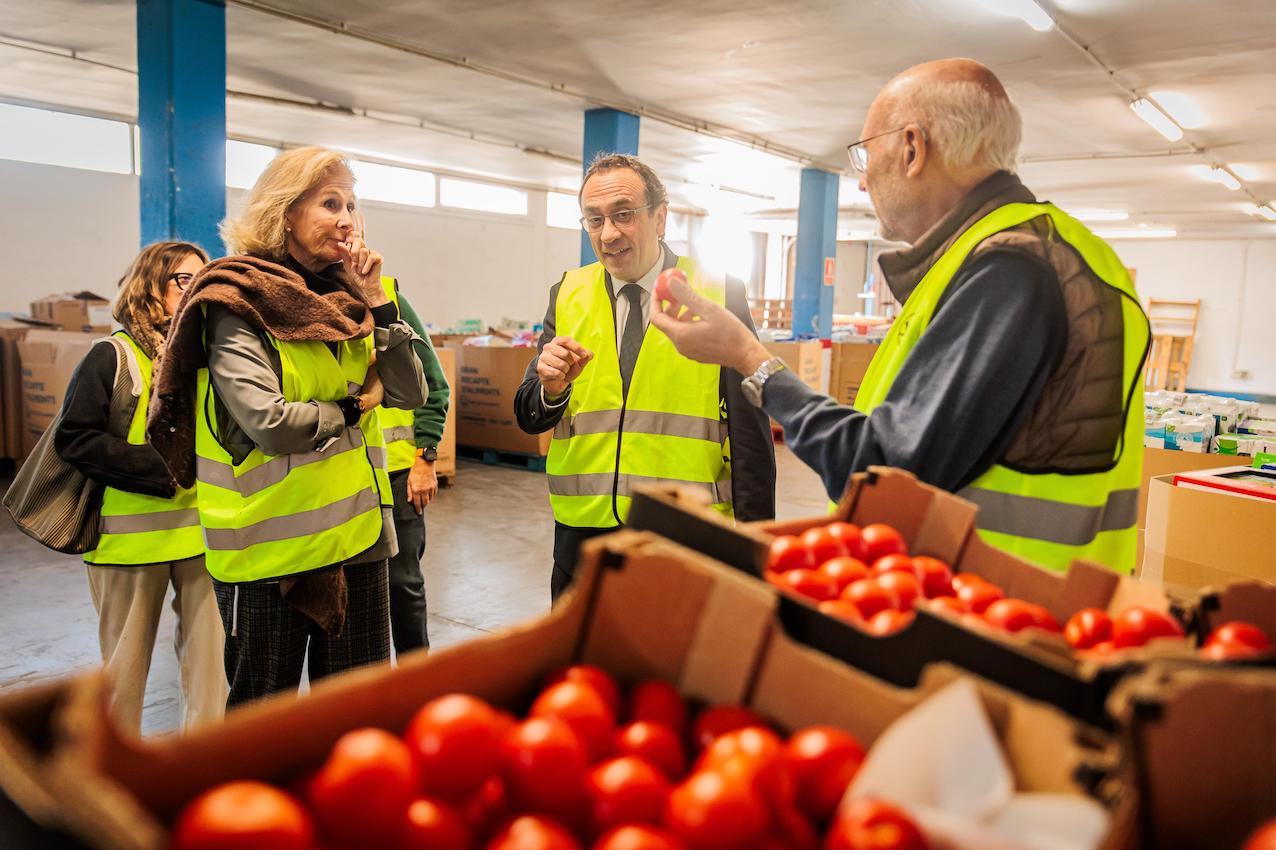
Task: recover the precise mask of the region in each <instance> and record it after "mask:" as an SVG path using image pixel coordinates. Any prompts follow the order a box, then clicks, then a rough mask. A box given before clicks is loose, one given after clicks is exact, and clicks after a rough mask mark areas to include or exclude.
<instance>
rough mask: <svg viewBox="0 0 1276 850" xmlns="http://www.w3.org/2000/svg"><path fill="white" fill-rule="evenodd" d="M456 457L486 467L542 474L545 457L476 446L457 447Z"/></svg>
mask: <svg viewBox="0 0 1276 850" xmlns="http://www.w3.org/2000/svg"><path fill="white" fill-rule="evenodd" d="M456 456H457V457H458V458H459V459H461V460H472V461H477V462H478V463H486V464H487V465H488V466H504V467H508V468H510V469H525V470H527V471H528V472H544V471H545V456H544V455H529V454H523V453H522V452H504V451H498V450H497V449H484V448H480V447H478V446H457V447H456Z"/></svg>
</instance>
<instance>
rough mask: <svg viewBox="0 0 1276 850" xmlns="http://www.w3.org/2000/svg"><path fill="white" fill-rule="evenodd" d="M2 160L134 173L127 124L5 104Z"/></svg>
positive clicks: (0, 120)
mask: <svg viewBox="0 0 1276 850" xmlns="http://www.w3.org/2000/svg"><path fill="white" fill-rule="evenodd" d="M0 159H13V160H17V161H19V162H35V163H40V164H42V165H61V166H65V167H67V168H85V169H89V170H91V171H108V172H111V173H113V174H132V173H133V150H132V139H131V137H130V127H129V125H128V124H126V123H124V122H123V121H110V120H107V119H105V118H89V117H88V116H85V115H71V114H69V113H66V112H51V111H49V110H47V109H32V108H30V107H26V106H13V105H11V104H7V103H0Z"/></svg>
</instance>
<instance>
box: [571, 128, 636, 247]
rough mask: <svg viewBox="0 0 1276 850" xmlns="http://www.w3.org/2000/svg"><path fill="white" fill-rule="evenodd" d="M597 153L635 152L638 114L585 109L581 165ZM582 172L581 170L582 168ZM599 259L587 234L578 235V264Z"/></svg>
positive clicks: (587, 164)
mask: <svg viewBox="0 0 1276 850" xmlns="http://www.w3.org/2000/svg"><path fill="white" fill-rule="evenodd" d="M600 153H627V154H630V155H632V156H637V155H638V116H637V115H632V114H630V113H628V112H620V111H618V110H615V109H588V110H586V111H585V148H584V151H583V156H582V159H583V160H584V168H589V163H590V162H591V161H592V160H593V158H594V157H595V156H597V155H598V154H600ZM581 173H582V174H584V171H583V170H582V171H581ZM595 262H598V258H597V257H596V256H594V249H593V246H591V245H590V244H589V234H588V233H585V232H584V231H581V234H580V264H581V265H582V266H587V265H589V264H590V263H595Z"/></svg>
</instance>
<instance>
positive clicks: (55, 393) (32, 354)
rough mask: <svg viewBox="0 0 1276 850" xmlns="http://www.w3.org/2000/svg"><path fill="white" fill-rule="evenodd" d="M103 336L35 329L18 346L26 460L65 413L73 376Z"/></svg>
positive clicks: (24, 454)
mask: <svg viewBox="0 0 1276 850" xmlns="http://www.w3.org/2000/svg"><path fill="white" fill-rule="evenodd" d="M101 338H102V337H101V335H100V334H88V333H76V332H73V331H46V330H41V329H38V328H37V329H33V330H31V332H30V333H28V334H27V335H26V337H25V338H23V339H22V340H21V341H19V342H18V356H19V358H20V359H21V362H22V423H23V427H22V435H23V456H24V457H25V456H26V455H27V454H29V453H30V452H31V450H32V449H33V448H35V444H36V441H37V440H39V439H40V435H41V434H43V433H44V431H45V429H46V428H48V427H49V423H51V422H52V421H53V418H54V417H55V416H57V415H58V411H60V410H61V409H62V400H63V399H64V398H65V396H66V387H67V384H68V383H69V382H70V380H71V374H72V373H73V372H74V371H75V369H76V367H77V366H79V365H80V361H81V360H83V359H84V356H85V355H86V354H88V353H89V349H90V348H92V347H93V343H95V342H96V341H97V340H99V339H101Z"/></svg>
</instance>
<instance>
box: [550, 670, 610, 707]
mask: <svg viewBox="0 0 1276 850" xmlns="http://www.w3.org/2000/svg"><path fill="white" fill-rule="evenodd" d="M559 682H584V683H585V684H587V685H592V686H593V688H594V690H596V691H598V695H599V696H600V697H602V698H603V701H604V702H606V703H607V707H608V708H610V709H611V713H612V715H613V716H615V717H619V716H620V708H621V704H620V688H619V686H617V685H616V680H615V679H613V678H612V676H611V674H610V673H608V672H607V671H606V670H603V669H602V668H601V667H595V666H594V665H592V664H573V665H572V666H570V667H564V668H563V669H562V670H556V671H554V672H553V673H550V674H549V675H548V676H546V677H545V679H544V681H543V682H542V683H541V690H542V691H547V690H549V688H550V686H551V685H557V684H558V683H559Z"/></svg>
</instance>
